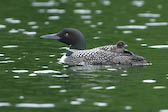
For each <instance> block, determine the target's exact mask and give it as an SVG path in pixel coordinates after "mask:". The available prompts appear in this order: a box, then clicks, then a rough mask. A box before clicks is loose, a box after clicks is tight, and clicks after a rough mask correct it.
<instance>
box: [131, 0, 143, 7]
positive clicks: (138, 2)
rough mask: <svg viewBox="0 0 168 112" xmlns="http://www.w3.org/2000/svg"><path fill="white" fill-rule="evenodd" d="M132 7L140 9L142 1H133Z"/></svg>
mask: <svg viewBox="0 0 168 112" xmlns="http://www.w3.org/2000/svg"><path fill="white" fill-rule="evenodd" d="M132 5H134V6H137V7H142V6H143V5H144V1H143V0H133V1H132Z"/></svg>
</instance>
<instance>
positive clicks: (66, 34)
mask: <svg viewBox="0 0 168 112" xmlns="http://www.w3.org/2000/svg"><path fill="white" fill-rule="evenodd" d="M41 38H47V39H56V40H58V41H60V42H63V43H65V44H67V45H70V49H78V50H84V49H86V42H85V37H84V36H83V34H82V33H81V32H80V31H79V30H77V29H74V28H64V29H63V30H61V31H60V32H58V33H55V34H48V35H43V36H41Z"/></svg>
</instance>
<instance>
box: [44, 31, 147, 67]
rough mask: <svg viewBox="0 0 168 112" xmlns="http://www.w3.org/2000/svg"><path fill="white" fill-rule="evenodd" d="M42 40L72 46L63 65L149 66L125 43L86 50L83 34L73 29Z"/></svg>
mask: <svg viewBox="0 0 168 112" xmlns="http://www.w3.org/2000/svg"><path fill="white" fill-rule="evenodd" d="M41 38H48V39H56V40H59V41H60V42H63V43H65V44H67V45H70V49H69V50H68V52H67V53H66V54H65V55H63V56H62V58H61V59H60V62H61V63H66V64H70V65H100V64H103V65H107V64H108V65H109V64H110V65H111V64H124V65H147V64H148V62H147V61H146V60H145V59H144V57H142V56H137V55H135V54H133V53H132V52H130V51H128V50H126V49H125V46H126V44H125V42H123V41H119V42H118V43H116V44H115V45H107V46H101V47H97V48H93V49H89V50H86V42H85V38H84V36H83V34H82V33H81V32H80V31H79V30H77V29H73V28H65V29H63V30H62V31H60V32H59V33H57V34H49V35H43V36H41Z"/></svg>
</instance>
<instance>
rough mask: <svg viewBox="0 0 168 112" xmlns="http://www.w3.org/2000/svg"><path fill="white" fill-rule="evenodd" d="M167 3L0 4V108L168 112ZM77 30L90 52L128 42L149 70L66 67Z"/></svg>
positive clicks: (52, 0)
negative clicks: (64, 34) (63, 39)
mask: <svg viewBox="0 0 168 112" xmlns="http://www.w3.org/2000/svg"><path fill="white" fill-rule="evenodd" d="M167 3H168V1H166V0H152V1H149V0H85V1H84V0H49V1H48V0H3V1H2V0H1V1H0V39H1V40H0V78H1V81H0V111H3V112H11V111H12V112H18V111H20V112H91V111H92V112H127V111H129V112H168V94H167V93H168V56H167V55H168V49H167V48H168V38H167V35H168V32H167V31H168V14H167V10H168V7H167ZM66 27H72V28H77V29H79V30H80V31H81V32H82V33H84V35H85V37H86V41H87V48H88V49H90V48H94V47H98V46H102V45H110V44H115V43H116V42H118V41H119V40H123V41H125V42H126V43H127V44H128V47H127V49H128V50H130V51H133V52H134V53H135V54H137V55H141V56H144V57H145V58H146V59H147V60H148V61H150V62H151V63H152V65H150V66H144V67H142V66H141V67H130V66H115V65H112V66H107V65H106V66H103V65H102V66H91V65H89V66H68V65H63V64H59V63H58V61H59V58H60V57H61V56H62V53H65V52H66V50H65V49H66V47H68V46H67V45H65V44H63V43H60V42H58V41H54V40H46V39H40V36H41V35H44V34H50V33H56V32H58V31H60V30H61V29H63V28H66Z"/></svg>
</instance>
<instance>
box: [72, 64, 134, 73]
mask: <svg viewBox="0 0 168 112" xmlns="http://www.w3.org/2000/svg"><path fill="white" fill-rule="evenodd" d="M130 67H132V66H129V65H84V66H69V69H71V70H73V71H76V72H85V73H89V72H115V71H120V70H125V69H127V68H130Z"/></svg>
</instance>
